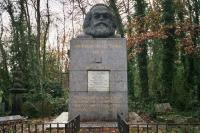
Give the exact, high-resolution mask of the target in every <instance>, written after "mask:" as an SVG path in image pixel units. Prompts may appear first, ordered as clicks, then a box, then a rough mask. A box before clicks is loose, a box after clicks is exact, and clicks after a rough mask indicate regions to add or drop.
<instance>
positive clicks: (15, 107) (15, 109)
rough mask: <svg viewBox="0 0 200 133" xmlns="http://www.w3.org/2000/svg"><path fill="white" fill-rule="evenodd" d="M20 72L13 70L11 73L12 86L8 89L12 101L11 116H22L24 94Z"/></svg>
mask: <svg viewBox="0 0 200 133" xmlns="http://www.w3.org/2000/svg"><path fill="white" fill-rule="evenodd" d="M22 75H23V74H22V71H21V70H20V69H19V68H15V70H14V73H13V86H12V88H11V89H10V93H11V99H12V110H11V115H20V114H22V103H23V99H22V98H23V95H24V93H25V92H26V90H25V89H24V86H23V79H22Z"/></svg>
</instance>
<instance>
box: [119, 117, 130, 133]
mask: <svg viewBox="0 0 200 133" xmlns="http://www.w3.org/2000/svg"><path fill="white" fill-rule="evenodd" d="M117 127H118V130H119V132H120V133H129V125H128V124H127V122H126V121H125V120H124V119H122V117H121V116H120V115H119V114H117Z"/></svg>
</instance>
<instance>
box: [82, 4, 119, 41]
mask: <svg viewBox="0 0 200 133" xmlns="http://www.w3.org/2000/svg"><path fill="white" fill-rule="evenodd" d="M89 15H90V16H89V17H90V19H89V21H90V22H89V24H88V25H87V26H84V32H85V33H86V34H87V35H91V36H93V37H97V38H98V37H99V38H103V37H112V36H114V34H115V29H116V26H115V24H114V20H113V18H114V17H113V14H112V13H111V11H110V10H109V9H108V8H107V7H105V6H103V5H100V6H96V7H94V8H93V9H92V10H91V11H90V14H89ZM86 17H88V16H86Z"/></svg>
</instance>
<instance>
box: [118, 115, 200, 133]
mask: <svg viewBox="0 0 200 133" xmlns="http://www.w3.org/2000/svg"><path fill="white" fill-rule="evenodd" d="M117 124H118V130H119V133H200V123H198V124H175V123H171V124H169V123H164V124H163V123H145V124H128V123H127V122H126V121H125V120H124V119H122V118H121V116H120V115H119V114H118V115H117Z"/></svg>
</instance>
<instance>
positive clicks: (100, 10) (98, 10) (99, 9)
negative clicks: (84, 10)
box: [91, 5, 111, 13]
mask: <svg viewBox="0 0 200 133" xmlns="http://www.w3.org/2000/svg"><path fill="white" fill-rule="evenodd" d="M91 12H92V13H105V12H106V13H111V11H110V9H108V7H106V6H103V5H100V6H96V7H94V8H93V9H92V10H91Z"/></svg>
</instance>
